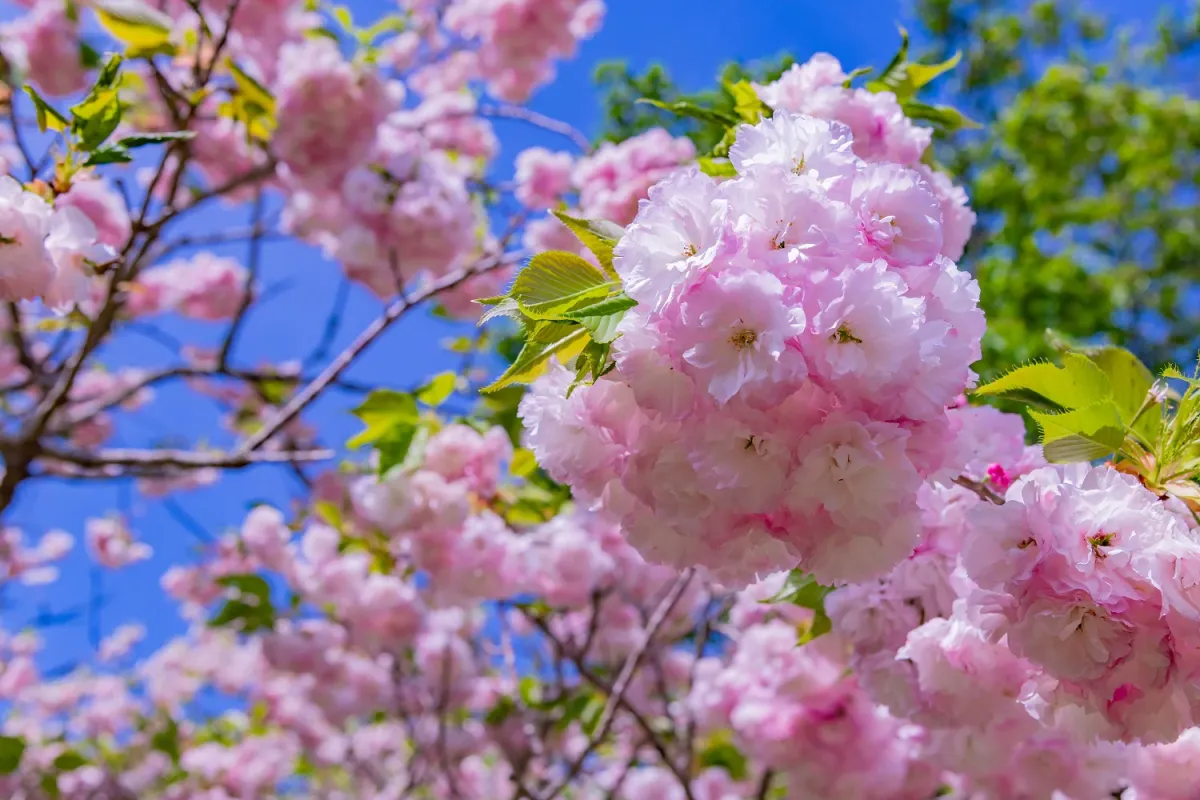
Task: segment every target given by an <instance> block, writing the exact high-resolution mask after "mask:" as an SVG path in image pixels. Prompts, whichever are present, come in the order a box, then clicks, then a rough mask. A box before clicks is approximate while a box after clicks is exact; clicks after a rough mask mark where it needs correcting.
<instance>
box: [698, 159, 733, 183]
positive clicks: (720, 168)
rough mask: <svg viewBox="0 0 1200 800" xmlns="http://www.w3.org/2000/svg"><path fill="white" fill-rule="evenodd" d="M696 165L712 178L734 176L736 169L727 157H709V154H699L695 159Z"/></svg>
mask: <svg viewBox="0 0 1200 800" xmlns="http://www.w3.org/2000/svg"><path fill="white" fill-rule="evenodd" d="M696 164H697V166H699V167H700V171H701V172H703V173H704V174H705V175H711V176H713V177H714V178H736V177H737V169H736V168H735V167H734V166H733V162H732V161H730V160H729V159H728V158H711V157H709V156H700V157H699V158H697V159H696Z"/></svg>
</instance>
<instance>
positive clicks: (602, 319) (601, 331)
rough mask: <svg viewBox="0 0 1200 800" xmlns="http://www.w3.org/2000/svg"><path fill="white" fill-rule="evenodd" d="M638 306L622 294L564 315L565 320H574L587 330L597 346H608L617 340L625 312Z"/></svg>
mask: <svg viewBox="0 0 1200 800" xmlns="http://www.w3.org/2000/svg"><path fill="white" fill-rule="evenodd" d="M636 305H637V301H636V300H634V299H633V298H632V297H630V296H629V295H627V294H625V293H624V292H621V293H620V294H616V295H613V296H612V297H606V298H604V299H603V300H600V301H598V302H595V303H591V304H590V305H586V306H584V307H583V308H577V309H575V310H574V311H569V312H567V313H566V314H563V318H564V319H570V320H574V321H576V322H578V323H579V324H580V325H582V326H583V327H585V328H587V329H588V332H589V333H591V335H592V341H594V342H596V343H597V344H608V343H610V342H612V341H614V340H615V339H616V338H617V326H618V325H619V324H620V323H621V320H622V319H624V317H625V312H626V311H628V310H629V309H631V308H633V307H634V306H636Z"/></svg>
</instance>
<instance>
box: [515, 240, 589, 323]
mask: <svg viewBox="0 0 1200 800" xmlns="http://www.w3.org/2000/svg"><path fill="white" fill-rule="evenodd" d="M612 287H613V284H612V282H611V281H609V280H608V279H607V278H606V277H605V276H604V274H603V273H601V272H600V271H599V270H598V269H596V268H595V267H593V266H592V265H591V264H589V263H588V262H586V261H584V260H583V259H582V258H581V257H579V256H577V255H575V254H574V253H568V252H566V251H565V250H550V251H548V252H545V253H538V254H537V255H536V256H534V257H533V258H531V259H530V260H529V263H528V264H527V265H526V266H525V268H524V269H523V270H521V271H520V272H519V273H518V274H517V278H516V280H515V281H514V282H513V287H512V289H511V290H509V293H508V296H509V297H511V298H512V299H513V300H515V301H516V302H517V305H518V306H519V307H520V309H521V312H522V313H524V314H525V315H527V316H529V317H531V318H533V319H538V320H550V319H558V318H560V317H562V315H563V314H565V313H566V312H568V311H572V310H574V309H576V308H579V307H580V306H582V305H584V304H585V303H587V301H588V300H591V299H595V298H599V297H603V296H604V295H606V294H608V293H609V291H611V289H612Z"/></svg>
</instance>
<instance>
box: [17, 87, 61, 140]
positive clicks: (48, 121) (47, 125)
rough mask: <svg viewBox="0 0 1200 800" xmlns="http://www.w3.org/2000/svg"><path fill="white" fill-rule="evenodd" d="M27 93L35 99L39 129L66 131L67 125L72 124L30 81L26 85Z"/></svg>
mask: <svg viewBox="0 0 1200 800" xmlns="http://www.w3.org/2000/svg"><path fill="white" fill-rule="evenodd" d="M22 88H24V89H25V93H26V94H28V95H29V99H31V100H32V101H33V108H34V111H35V112H36V114H37V124H38V129H39V130H41V131H42V132H43V133H45V132H46V131H65V130H66V129H67V126H69V125H70V124H71V122H70V120H68V119H67V118H66V117H64V116H63V115H62V114H60V113H59V112H58V111H56V110H55V109H54V106H52V105H50V104H49V103H47V102H46V100H45V99H44V98H43V97H42V96H41V95H40V94H38V93H37V90H36V89H34V88H33V87H32V86H30V85H29V84H28V83H27V84H25V86H24V87H22Z"/></svg>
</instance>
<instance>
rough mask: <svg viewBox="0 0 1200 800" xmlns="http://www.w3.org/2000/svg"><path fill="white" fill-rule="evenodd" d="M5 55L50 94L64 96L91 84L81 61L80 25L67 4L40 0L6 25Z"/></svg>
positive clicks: (1, 35) (2, 35)
mask: <svg viewBox="0 0 1200 800" xmlns="http://www.w3.org/2000/svg"><path fill="white" fill-rule="evenodd" d="M0 37H2V38H3V40H4V42H5V46H4V51H5V55H6V56H7V57H8V58H9V59H11V60H12V61H14V62H16V63H17V64H19V65H21V66H22V68H23V69H24V70H25V71H26V72H27V73H28V76H29V80H31V81H32V82H33V83H35V84H37V87H38V88H39V89H41V91H42V92H44V93H45V94H47V95H50V96H52V97H61V96H63V95H68V94H73V93H75V92H78V91H82V90H83V89H84V88H85V87H86V86H87V71H86V70H85V69H84V68H83V64H82V63H81V61H80V39H79V25H78V23H76V22H73V21H72V20H71V18H70V16H69V15H68V14H67V7H66V5H65V4H63V3H55V2H39V3H37V4H36V5H34V6H33V8H32V10H30V11H29V12H28V13H27V14H25V15H24V16H21V17H18V18H17V19H16V20H15V21H13V22H10V23H8V24H7V25H5V26H3V29H2V30H0Z"/></svg>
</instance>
